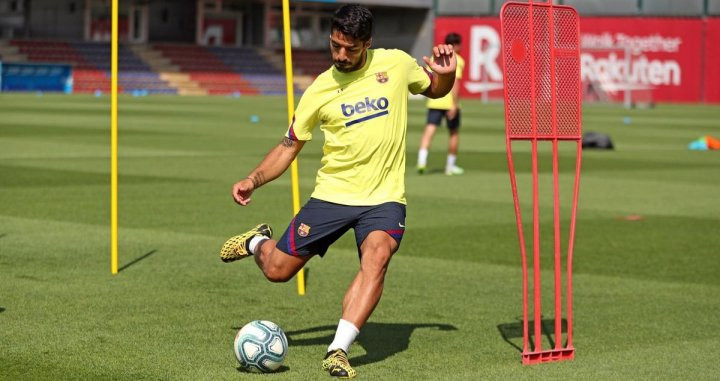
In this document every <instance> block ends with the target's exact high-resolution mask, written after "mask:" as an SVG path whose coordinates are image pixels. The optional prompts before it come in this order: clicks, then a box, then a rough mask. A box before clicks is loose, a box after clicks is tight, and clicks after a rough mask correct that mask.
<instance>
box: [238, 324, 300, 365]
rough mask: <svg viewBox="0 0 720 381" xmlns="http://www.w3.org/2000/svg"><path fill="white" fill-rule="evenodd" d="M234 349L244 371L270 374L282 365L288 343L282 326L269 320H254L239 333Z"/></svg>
mask: <svg viewBox="0 0 720 381" xmlns="http://www.w3.org/2000/svg"><path fill="white" fill-rule="evenodd" d="M233 349H234V351H235V357H237V359H238V361H240V366H241V367H242V368H243V369H244V370H246V371H248V372H256V373H268V372H273V371H275V370H277V369H278V368H279V367H280V365H282V363H283V360H285V356H286V355H287V352H288V343H287V338H286V337H285V332H283V330H282V329H281V328H280V326H278V325H277V324H275V323H273V322H271V321H267V320H254V321H251V322H250V323H247V324H245V326H244V327H242V329H240V331H238V333H237V335H236V336H235V345H234V346H233Z"/></svg>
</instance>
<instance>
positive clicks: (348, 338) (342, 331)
mask: <svg viewBox="0 0 720 381" xmlns="http://www.w3.org/2000/svg"><path fill="white" fill-rule="evenodd" d="M358 333H360V330H358V329H357V327H355V325H354V324H353V323H350V322H349V321H347V320H343V319H340V322H339V323H338V326H337V331H335V339H333V342H332V343H330V346H329V347H328V352H330V351H332V350H335V349H342V350H344V351H345V353H348V350H349V349H350V344H352V343H353V341H355V338H356V337H357V335H358Z"/></svg>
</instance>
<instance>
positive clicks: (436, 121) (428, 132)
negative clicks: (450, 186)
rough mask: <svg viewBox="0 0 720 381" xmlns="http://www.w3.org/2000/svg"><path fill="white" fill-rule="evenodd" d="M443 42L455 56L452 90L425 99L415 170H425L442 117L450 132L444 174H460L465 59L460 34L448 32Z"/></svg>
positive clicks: (420, 171) (422, 172) (461, 170)
mask: <svg viewBox="0 0 720 381" xmlns="http://www.w3.org/2000/svg"><path fill="white" fill-rule="evenodd" d="M445 44H447V45H450V46H452V47H453V51H454V52H455V56H456V57H457V71H456V72H455V84H454V85H453V88H452V91H450V93H448V94H447V95H445V96H444V97H442V98H439V99H428V101H427V108H428V113H427V125H426V126H425V133H424V134H423V137H422V140H421V141H420V150H419V151H418V161H417V171H418V173H419V174H421V175H422V174H424V173H425V171H426V170H427V157H428V150H429V149H430V143H431V142H432V138H433V135H435V131H436V130H437V126H439V125H440V123H442V120H443V118H445V120H446V121H447V127H448V131H449V132H450V141H449V143H448V155H447V161H446V163H445V174H446V175H462V174H463V173H464V172H465V171H464V170H463V169H462V168H460V167H458V166H457V165H456V164H455V162H456V160H457V153H458V141H459V140H460V139H459V138H460V79H461V78H462V72H463V68H464V67H465V60H463V58H462V57H461V56H460V54H458V53H460V35H459V34H457V33H450V34H448V35H447V36H445Z"/></svg>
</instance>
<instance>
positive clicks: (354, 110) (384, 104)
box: [340, 97, 390, 117]
mask: <svg viewBox="0 0 720 381" xmlns="http://www.w3.org/2000/svg"><path fill="white" fill-rule="evenodd" d="M389 104H390V101H388V99H387V98H385V97H380V98H378V99H370V98H368V97H365V101H360V102H358V103H355V104H354V105H353V104H349V105H346V104H345V103H343V104H341V105H340V108H341V109H342V113H343V115H345V116H347V117H350V116H353V115H355V114H364V113H366V112H372V111H381V110H387V108H388V105H389Z"/></svg>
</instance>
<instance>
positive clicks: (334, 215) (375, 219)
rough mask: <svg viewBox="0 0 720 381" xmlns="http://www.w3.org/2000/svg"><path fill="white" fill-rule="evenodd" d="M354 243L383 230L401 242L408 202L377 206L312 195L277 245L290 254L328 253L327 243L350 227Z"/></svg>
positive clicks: (398, 242)
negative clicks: (349, 203)
mask: <svg viewBox="0 0 720 381" xmlns="http://www.w3.org/2000/svg"><path fill="white" fill-rule="evenodd" d="M351 228H352V229H354V230H355V243H356V244H357V247H358V254H360V245H362V243H363V241H365V238H367V236H368V235H369V234H370V233H371V232H373V231H375V230H381V231H384V232H386V233H388V234H389V235H390V236H391V237H393V239H395V241H396V242H397V244H398V246H400V241H402V237H403V234H404V233H405V205H403V204H400V203H397V202H386V203H384V204H380V205H375V206H348V205H341V204H335V203H332V202H327V201H322V200H318V199H315V198H311V199H310V201H308V202H307V204H305V206H303V207H302V209H300V212H299V213H298V214H297V216H295V218H293V220H292V221H291V222H290V225H289V226H288V228H287V230H285V233H284V234H283V235H282V237H281V238H280V240H278V242H277V246H276V247H277V248H278V249H280V250H281V251H283V252H285V253H287V254H290V255H313V254H318V255H320V256H321V257H322V256H323V255H325V253H326V252H327V250H328V247H330V245H332V244H333V243H334V242H335V241H337V239H338V238H340V237H341V236H342V235H343V234H345V232H347V231H348V230H350V229H351Z"/></svg>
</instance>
